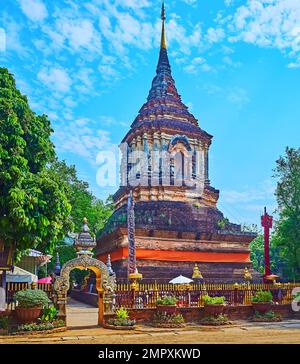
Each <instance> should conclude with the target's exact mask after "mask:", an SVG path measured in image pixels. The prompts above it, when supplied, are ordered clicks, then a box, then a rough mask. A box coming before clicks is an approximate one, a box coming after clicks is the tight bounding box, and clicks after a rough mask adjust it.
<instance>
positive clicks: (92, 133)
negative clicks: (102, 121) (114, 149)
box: [53, 118, 112, 165]
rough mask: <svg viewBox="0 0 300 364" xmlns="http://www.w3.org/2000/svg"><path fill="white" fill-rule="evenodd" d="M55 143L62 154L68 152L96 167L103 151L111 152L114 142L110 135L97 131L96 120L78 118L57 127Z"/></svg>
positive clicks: (100, 130)
mask: <svg viewBox="0 0 300 364" xmlns="http://www.w3.org/2000/svg"><path fill="white" fill-rule="evenodd" d="M53 137H54V141H55V144H56V145H57V149H58V150H59V151H60V152H68V153H72V154H75V155H77V156H80V157H82V158H84V159H86V160H87V161H88V162H89V163H90V164H91V165H95V163H96V156H97V154H98V153H99V151H101V150H109V149H110V148H111V145H112V142H111V139H110V133H109V132H108V131H106V130H102V129H97V125H96V122H95V120H91V119H89V118H78V119H75V120H72V121H70V122H67V123H60V124H59V125H57V127H55V132H54V136H53Z"/></svg>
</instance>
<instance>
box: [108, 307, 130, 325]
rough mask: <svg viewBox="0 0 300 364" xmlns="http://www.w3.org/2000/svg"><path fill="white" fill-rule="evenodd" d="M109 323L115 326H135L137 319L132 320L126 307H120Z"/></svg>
mask: <svg viewBox="0 0 300 364" xmlns="http://www.w3.org/2000/svg"><path fill="white" fill-rule="evenodd" d="M108 324H109V325H113V326H134V325H135V321H134V320H130V318H129V314H128V311H127V310H126V308H124V307H120V308H119V309H118V311H117V312H116V317H115V318H113V319H109V320H108Z"/></svg>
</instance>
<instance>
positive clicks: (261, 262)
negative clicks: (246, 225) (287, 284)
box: [250, 233, 286, 277]
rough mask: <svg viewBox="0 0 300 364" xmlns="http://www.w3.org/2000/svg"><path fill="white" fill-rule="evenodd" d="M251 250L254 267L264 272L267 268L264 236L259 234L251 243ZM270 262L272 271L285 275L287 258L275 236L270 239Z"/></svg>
mask: <svg viewBox="0 0 300 364" xmlns="http://www.w3.org/2000/svg"><path fill="white" fill-rule="evenodd" d="M250 250H251V261H252V263H253V268H254V269H255V270H256V271H257V272H259V273H264V270H265V255H264V236H263V234H261V233H260V234H259V235H258V236H257V237H256V238H255V239H254V240H253V241H252V242H251V244H250ZM270 262H271V272H272V273H274V274H278V275H279V276H281V277H282V276H284V274H285V271H284V267H285V265H286V261H285V258H284V256H283V254H282V252H281V249H280V247H278V246H277V245H276V241H275V238H274V236H273V235H272V236H271V239H270Z"/></svg>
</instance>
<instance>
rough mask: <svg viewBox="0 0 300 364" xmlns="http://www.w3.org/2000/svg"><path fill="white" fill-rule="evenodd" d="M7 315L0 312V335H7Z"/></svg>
mask: <svg viewBox="0 0 300 364" xmlns="http://www.w3.org/2000/svg"><path fill="white" fill-rule="evenodd" d="M8 326H9V315H8V314H7V313H6V312H3V313H2V312H0V335H6V334H7V333H8Z"/></svg>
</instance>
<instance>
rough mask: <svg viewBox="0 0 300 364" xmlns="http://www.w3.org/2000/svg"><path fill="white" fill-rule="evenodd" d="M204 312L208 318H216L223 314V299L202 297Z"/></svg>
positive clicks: (224, 304) (224, 305)
mask: <svg viewBox="0 0 300 364" xmlns="http://www.w3.org/2000/svg"><path fill="white" fill-rule="evenodd" d="M203 302H204V310H205V313H206V314H207V315H209V316H218V315H221V314H222V313H223V312H224V309H225V307H226V303H225V297H223V296H222V297H219V296H218V297H210V296H209V295H205V296H203Z"/></svg>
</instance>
